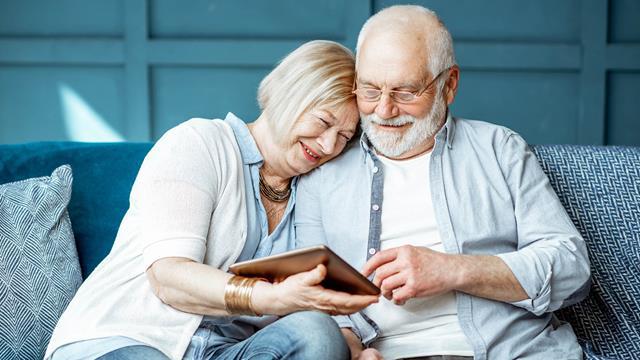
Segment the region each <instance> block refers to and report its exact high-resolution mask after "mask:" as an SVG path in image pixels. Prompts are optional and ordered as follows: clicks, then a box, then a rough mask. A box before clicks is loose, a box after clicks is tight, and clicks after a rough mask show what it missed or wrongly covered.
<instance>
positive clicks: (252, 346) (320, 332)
mask: <svg viewBox="0 0 640 360" xmlns="http://www.w3.org/2000/svg"><path fill="white" fill-rule="evenodd" d="M218 339H219V337H218V334H216V333H215V332H214V330H212V329H207V328H202V327H201V328H200V329H198V331H197V332H196V335H194V339H193V340H192V342H191V344H192V346H190V347H189V349H188V350H187V353H186V354H185V356H184V359H185V360H209V359H215V360H234V359H255V360H263V359H264V360H267V359H283V360H285V359H291V360H293V359H314V360H316V359H317V360H322V359H327V360H340V359H348V358H349V349H348V347H347V344H346V343H345V341H344V337H343V336H342V333H341V332H340V329H339V328H338V326H337V325H336V323H335V322H334V321H333V320H332V319H331V317H329V316H328V315H325V314H323V313H319V312H311V311H305V312H297V313H293V314H291V315H288V316H285V317H283V318H281V319H280V320H278V321H276V322H274V323H272V324H270V325H268V326H266V327H265V328H263V329H261V330H259V331H258V332H256V333H255V334H254V335H252V336H250V337H249V338H247V339H245V340H242V341H237V340H231V339H228V342H227V343H226V344H224V345H220V344H219V342H218Z"/></svg>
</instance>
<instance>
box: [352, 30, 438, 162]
mask: <svg viewBox="0 0 640 360" xmlns="http://www.w3.org/2000/svg"><path fill="white" fill-rule="evenodd" d="M423 44H424V42H423V40H421V39H418V40H411V39H407V38H406V37H398V36H393V35H392V36H389V35H386V34H378V35H372V36H370V37H368V38H367V39H366V40H365V42H364V43H363V44H362V47H361V49H360V54H359V59H358V65H357V69H356V70H357V74H358V82H357V87H358V89H366V88H371V89H379V90H382V91H383V94H382V96H381V97H380V99H379V100H377V101H366V100H364V99H362V98H361V97H358V110H359V111H360V115H361V118H362V127H363V130H364V131H365V133H366V134H367V137H368V138H369V140H370V141H371V143H372V144H373V145H374V147H375V148H376V150H378V151H379V152H380V153H382V154H383V155H385V156H388V157H391V158H407V157H411V156H413V155H415V154H419V153H422V152H424V151H426V150H428V147H429V146H430V144H428V143H429V139H430V138H431V137H432V136H433V135H434V134H435V132H437V131H438V129H439V128H440V127H441V125H442V121H443V120H444V115H445V113H446V101H445V99H444V97H443V96H442V93H441V91H438V87H439V86H438V85H439V84H438V82H437V81H436V82H435V83H434V84H432V85H431V86H429V87H428V88H426V90H425V86H426V85H427V84H428V83H429V82H431V81H432V80H433V75H432V74H429V72H428V71H427V69H426V64H427V54H426V50H425V48H424V45H423ZM444 75H446V74H444ZM423 90H424V91H423ZM389 91H408V92H413V93H417V94H420V96H419V97H418V98H416V99H415V100H414V101H412V102H410V103H398V102H397V101H394V100H393V99H392V97H391V96H390V94H389ZM423 148H424V149H423Z"/></svg>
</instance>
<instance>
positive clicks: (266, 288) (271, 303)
mask: <svg viewBox="0 0 640 360" xmlns="http://www.w3.org/2000/svg"><path fill="white" fill-rule="evenodd" d="M251 304H252V306H253V309H254V310H255V311H256V312H257V313H259V314H262V315H281V314H280V313H279V311H278V310H277V309H278V306H277V305H278V304H279V302H278V298H277V296H274V284H272V283H270V282H267V281H258V282H257V283H256V284H255V285H254V288H253V293H252V294H251Z"/></svg>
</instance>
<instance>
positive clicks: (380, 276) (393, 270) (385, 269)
mask: <svg viewBox="0 0 640 360" xmlns="http://www.w3.org/2000/svg"><path fill="white" fill-rule="evenodd" d="M400 271H402V267H401V266H399V264H398V262H397V261H392V262H388V263H386V264H383V265H381V266H380V267H378V268H377V269H376V276H374V278H373V283H374V284H375V285H376V286H377V287H380V284H381V283H382V282H383V281H384V280H385V279H386V278H388V277H389V276H393V275H395V274H397V273H399V272H400Z"/></svg>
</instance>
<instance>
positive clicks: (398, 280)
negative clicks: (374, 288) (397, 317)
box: [380, 273, 407, 300]
mask: <svg viewBox="0 0 640 360" xmlns="http://www.w3.org/2000/svg"><path fill="white" fill-rule="evenodd" d="M406 282H407V275H406V274H403V273H397V274H394V275H393V276H389V277H387V278H386V279H384V281H382V283H381V284H380V291H381V292H382V296H384V297H385V298H387V299H388V300H391V298H392V297H393V290H395V289H398V288H400V287H402V286H404V284H405V283H406Z"/></svg>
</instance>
